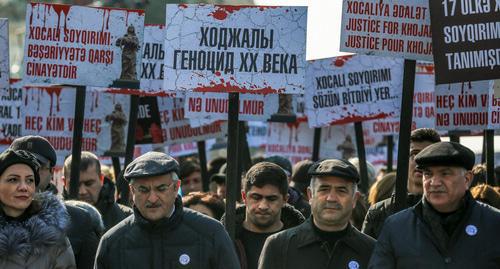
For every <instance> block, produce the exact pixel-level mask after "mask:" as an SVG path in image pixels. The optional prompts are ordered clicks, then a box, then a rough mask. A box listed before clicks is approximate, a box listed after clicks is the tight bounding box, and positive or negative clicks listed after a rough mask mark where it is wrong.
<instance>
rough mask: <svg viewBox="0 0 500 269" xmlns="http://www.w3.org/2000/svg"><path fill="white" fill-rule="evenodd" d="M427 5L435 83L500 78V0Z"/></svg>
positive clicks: (447, 2)
mask: <svg viewBox="0 0 500 269" xmlns="http://www.w3.org/2000/svg"><path fill="white" fill-rule="evenodd" d="M428 2H429V6H430V13H431V22H432V42H433V45H432V47H433V50H434V53H433V54H434V64H435V65H436V84H445V83H457V82H468V81H478V80H490V79H498V78H500V0H461V1H458V0H442V1H428Z"/></svg>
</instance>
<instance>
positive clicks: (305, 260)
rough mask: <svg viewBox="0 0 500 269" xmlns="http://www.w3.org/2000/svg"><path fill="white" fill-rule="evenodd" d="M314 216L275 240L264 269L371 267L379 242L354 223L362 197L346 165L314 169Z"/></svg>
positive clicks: (333, 162)
mask: <svg viewBox="0 0 500 269" xmlns="http://www.w3.org/2000/svg"><path fill="white" fill-rule="evenodd" d="M309 174H310V175H311V176H312V178H311V185H310V187H309V189H308V190H307V192H308V196H309V202H310V203H311V209H312V216H311V217H310V218H309V219H308V220H307V221H306V222H304V223H302V224H301V225H299V226H297V227H295V228H292V229H288V230H285V231H282V232H279V233H277V234H274V235H271V236H270V237H269V238H268V239H267V240H266V243H265V244H264V248H263V249H262V253H261V257H260V260H259V269H285V268H286V269H294V268H315V269H321V268H366V266H367V265H368V260H369V258H370V255H371V253H372V250H373V247H374V244H375V240H373V238H371V237H369V236H367V235H364V234H362V233H360V232H359V231H358V230H356V228H354V227H353V226H352V225H351V224H350V223H349V219H350V217H351V213H352V210H353V209H354V206H355V205H356V200H357V199H358V197H359V192H358V191H357V183H358V182H359V174H358V172H357V170H356V167H354V166H353V165H352V164H351V163H349V162H347V161H345V160H336V159H328V160H324V161H321V162H317V163H315V164H314V165H313V166H311V168H310V169H309Z"/></svg>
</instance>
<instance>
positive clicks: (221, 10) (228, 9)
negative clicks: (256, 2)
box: [208, 5, 279, 21]
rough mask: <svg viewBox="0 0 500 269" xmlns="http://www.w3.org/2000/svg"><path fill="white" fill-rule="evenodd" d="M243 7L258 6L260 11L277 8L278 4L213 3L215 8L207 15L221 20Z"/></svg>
mask: <svg viewBox="0 0 500 269" xmlns="http://www.w3.org/2000/svg"><path fill="white" fill-rule="evenodd" d="M244 8H258V9H259V10H260V11H263V10H266V9H269V8H273V9H274V8H279V6H249V5H241V6H228V5H215V10H214V11H213V12H212V13H210V14H208V16H209V17H213V18H214V19H216V20H220V21H223V20H225V19H226V18H227V16H229V14H233V13H234V12H236V11H239V10H241V9H244Z"/></svg>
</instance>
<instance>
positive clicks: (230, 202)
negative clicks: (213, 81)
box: [225, 92, 240, 240]
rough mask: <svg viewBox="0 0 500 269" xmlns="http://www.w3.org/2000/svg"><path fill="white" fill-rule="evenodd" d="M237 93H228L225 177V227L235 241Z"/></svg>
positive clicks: (237, 132)
mask: <svg viewBox="0 0 500 269" xmlns="http://www.w3.org/2000/svg"><path fill="white" fill-rule="evenodd" d="M239 97H240V95H239V93H233V92H232V93H229V108H228V138H227V176H226V219H225V222H226V223H225V227H226V230H227V233H228V234H229V237H231V239H233V240H235V233H236V224H235V220H236V200H237V192H238V182H237V181H238V180H240V176H239V175H238V160H239V157H238V156H239V149H238V139H239V129H240V128H239V127H238V117H239V114H238V108H239Z"/></svg>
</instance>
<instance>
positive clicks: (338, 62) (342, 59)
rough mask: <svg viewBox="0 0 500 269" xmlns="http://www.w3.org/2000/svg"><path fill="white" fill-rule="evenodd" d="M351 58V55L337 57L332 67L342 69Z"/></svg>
mask: <svg viewBox="0 0 500 269" xmlns="http://www.w3.org/2000/svg"><path fill="white" fill-rule="evenodd" d="M351 58H352V55H345V56H338V57H336V58H335V61H334V62H333V65H335V66H336V67H342V66H344V64H345V63H346V62H347V61H348V60H349V59H351Z"/></svg>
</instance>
